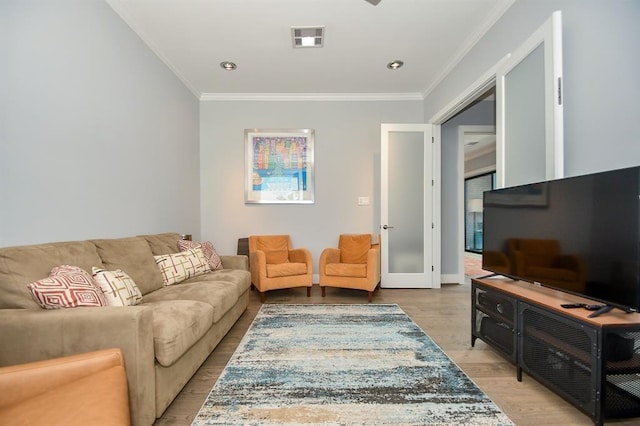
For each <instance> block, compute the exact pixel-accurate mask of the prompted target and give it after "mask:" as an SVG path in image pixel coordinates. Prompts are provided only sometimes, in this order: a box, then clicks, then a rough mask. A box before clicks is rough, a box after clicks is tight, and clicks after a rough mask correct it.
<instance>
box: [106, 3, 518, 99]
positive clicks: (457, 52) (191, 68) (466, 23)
mask: <svg viewBox="0 0 640 426" xmlns="http://www.w3.org/2000/svg"><path fill="white" fill-rule="evenodd" d="M514 1H515V0H382V1H381V3H380V4H379V5H377V6H373V5H371V4H369V3H368V2H366V1H365V0H107V2H108V3H109V4H110V5H111V7H112V8H113V9H114V10H115V11H116V12H117V13H118V14H119V15H120V16H121V17H122V18H123V19H124V21H125V22H127V23H128V24H129V26H130V27H131V28H132V29H133V30H134V31H135V32H136V33H138V35H139V36H140V37H141V38H142V39H143V40H144V41H145V42H146V43H147V44H148V45H149V46H150V47H151V49H152V50H153V51H155V52H156V54H157V55H158V56H159V57H160V58H161V59H162V60H163V61H164V62H165V63H166V64H167V65H168V66H169V67H170V68H171V69H172V70H173V71H174V72H175V73H176V75H177V76H178V77H179V78H180V79H181V80H182V81H183V82H184V83H185V85H186V86H187V87H189V89H190V90H191V91H192V92H193V93H194V94H195V95H196V96H198V97H203V98H206V97H207V96H213V97H215V96H222V95H224V94H333V95H346V94H370V95H371V94H373V95H378V96H380V95H383V94H387V95H390V94H394V95H401V94H402V95H404V96H405V97H406V98H412V97H416V98H422V97H424V96H425V95H426V94H428V93H429V91H430V90H431V89H432V88H433V87H434V86H435V85H437V84H438V83H439V82H440V81H441V79H442V78H443V77H444V76H445V75H446V74H447V72H448V71H449V70H450V69H451V68H452V67H453V66H454V65H455V64H457V63H458V61H460V59H461V58H462V57H463V56H464V55H465V53H467V52H468V50H469V49H470V48H471V47H472V46H473V45H474V44H475V43H476V42H477V41H478V40H479V39H480V37H482V35H483V34H484V33H485V32H486V31H487V30H488V29H489V28H490V27H491V25H493V23H494V22H495V21H496V20H497V19H498V18H499V17H500V16H502V14H503V13H504V12H505V11H506V10H507V8H508V7H509V6H510V5H511V4H513V2H514ZM292 26H324V27H325V40H324V47H321V48H306V49H294V48H293V47H292V42H291V27H292ZM396 59H400V60H402V61H404V64H405V65H404V67H402V68H400V69H399V70H396V71H391V70H389V69H387V67H386V65H387V63H388V62H390V61H392V60H396ZM222 61H232V62H235V63H236V64H237V66H238V68H237V69H236V70H235V71H231V72H230V71H225V70H223V69H222V68H221V67H220V66H219V64H220V62H222ZM479 71H482V70H479Z"/></svg>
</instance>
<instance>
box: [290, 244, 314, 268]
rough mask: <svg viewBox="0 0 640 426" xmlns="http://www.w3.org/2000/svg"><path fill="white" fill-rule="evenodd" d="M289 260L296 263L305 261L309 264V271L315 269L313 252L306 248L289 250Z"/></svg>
mask: <svg viewBox="0 0 640 426" xmlns="http://www.w3.org/2000/svg"><path fill="white" fill-rule="evenodd" d="M289 260H290V261H291V262H296V263H304V264H306V265H307V273H311V272H312V271H313V259H312V258H311V252H310V251H309V249H306V248H298V249H292V250H289Z"/></svg>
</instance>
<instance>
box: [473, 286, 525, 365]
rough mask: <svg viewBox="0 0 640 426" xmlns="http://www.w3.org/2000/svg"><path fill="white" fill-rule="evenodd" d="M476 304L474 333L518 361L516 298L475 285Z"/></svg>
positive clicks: (475, 336) (474, 307)
mask: <svg viewBox="0 0 640 426" xmlns="http://www.w3.org/2000/svg"><path fill="white" fill-rule="evenodd" d="M472 306H473V314H472V336H473V337H474V338H479V339H482V340H483V341H484V342H485V343H487V344H488V345H490V346H492V347H493V348H494V349H496V350H497V351H499V352H500V353H501V354H502V355H503V356H505V357H506V358H508V359H509V360H510V361H512V362H513V363H515V362H516V360H517V356H516V348H517V344H516V338H517V336H516V332H515V325H516V311H517V307H516V300H515V299H513V298H511V297H509V296H506V295H504V294H502V293H499V292H496V291H492V290H488V289H484V288H482V287H477V286H473V301H472ZM472 343H473V342H472Z"/></svg>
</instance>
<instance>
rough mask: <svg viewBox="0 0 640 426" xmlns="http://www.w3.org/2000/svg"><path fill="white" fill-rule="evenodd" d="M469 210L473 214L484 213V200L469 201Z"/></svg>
mask: <svg viewBox="0 0 640 426" xmlns="http://www.w3.org/2000/svg"><path fill="white" fill-rule="evenodd" d="M467 209H468V210H469V211H470V212H471V213H482V199H481V198H474V199H472V200H469V204H468V206H467Z"/></svg>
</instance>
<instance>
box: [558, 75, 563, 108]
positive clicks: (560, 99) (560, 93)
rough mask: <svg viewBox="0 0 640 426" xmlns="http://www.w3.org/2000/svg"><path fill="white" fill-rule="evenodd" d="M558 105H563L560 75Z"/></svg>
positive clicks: (560, 78)
mask: <svg viewBox="0 0 640 426" xmlns="http://www.w3.org/2000/svg"><path fill="white" fill-rule="evenodd" d="M558 105H562V77H558Z"/></svg>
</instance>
